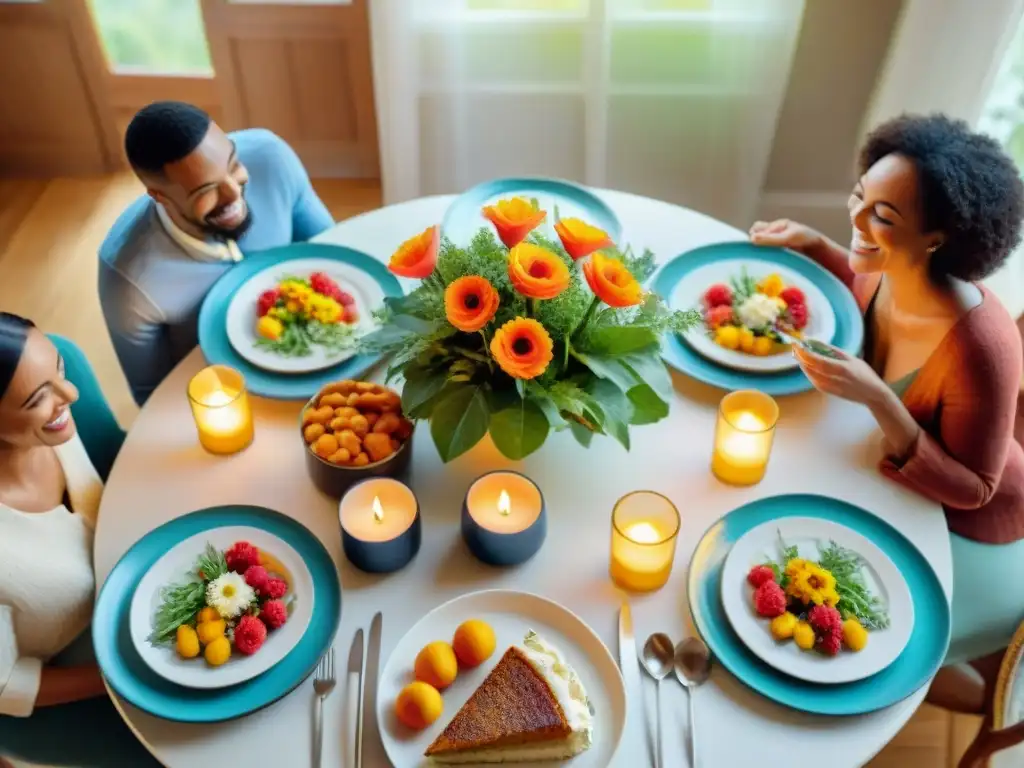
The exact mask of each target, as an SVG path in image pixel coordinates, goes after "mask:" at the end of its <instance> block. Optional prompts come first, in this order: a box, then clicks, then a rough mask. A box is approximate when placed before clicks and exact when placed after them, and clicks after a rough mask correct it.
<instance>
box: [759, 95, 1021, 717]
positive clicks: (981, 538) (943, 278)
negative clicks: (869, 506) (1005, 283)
mask: <svg viewBox="0 0 1024 768" xmlns="http://www.w3.org/2000/svg"><path fill="white" fill-rule="evenodd" d="M859 165H860V167H859V171H860V178H859V179H858V181H857V183H856V185H855V186H854V188H853V193H852V194H851V196H850V201H849V209H850V223H851V225H852V229H853V231H852V238H851V243H850V247H849V249H847V248H843V247H841V246H839V245H837V244H836V243H834V242H832V241H831V240H829V239H827V238H826V237H824V236H823V235H821V234H819V233H818V232H815V231H814V230H812V229H810V228H808V227H806V226H804V225H802V224H797V223H796V222H791V221H785V220H783V221H775V222H771V223H765V222H758V223H756V224H755V225H754V226H753V227H752V228H751V230H750V236H751V240H752V241H753V242H755V243H758V244H762V245H772V246H782V247H786V248H792V249H793V250H796V251H799V252H801V253H803V254H805V255H806V256H809V257H810V258H812V259H814V260H815V261H817V262H819V263H820V264H821V265H822V266H824V267H826V268H827V269H829V270H830V271H831V272H832V273H834V274H835V275H836V276H837V277H839V278H840V279H841V280H842V281H843V282H844V283H845V284H846V285H847V286H849V287H850V289H851V290H852V291H853V293H854V294H855V295H856V297H857V300H858V302H859V304H860V307H861V310H862V311H863V313H864V323H865V337H864V356H863V358H855V357H851V356H849V355H845V354H843V353H841V352H838V351H837V355H838V359H831V358H827V357H823V356H820V355H816V354H814V353H812V352H808V351H805V350H802V349H801V350H797V351H795V354H796V356H797V358H798V360H799V362H800V366H801V368H802V369H803V371H804V373H806V374H807V377H808V379H810V381H811V383H813V384H814V386H815V387H816V388H817V389H819V390H820V391H822V392H825V393H828V394H830V395H834V396H836V397H841V398H843V399H845V400H850V401H853V402H856V403H860V404H862V405H864V406H866V407H867V408H868V409H870V411H871V413H872V414H873V415H874V417H875V419H876V420H877V421H878V425H879V427H881V430H882V432H883V433H884V435H885V438H886V444H887V455H886V457H885V458H884V459H883V461H882V464H881V471H882V472H883V473H884V474H885V475H887V476H888V477H890V478H892V479H893V480H895V481H897V482H900V483H903V484H905V485H907V486H909V487H911V488H913V489H914V490H915V491H917V492H918V493H921V494H924V495H925V496H927V497H929V498H931V499H934V500H935V501H937V502H939V503H941V504H942V506H943V508H944V510H945V515H946V520H947V522H948V525H949V530H950V544H951V548H952V554H953V636H952V641H951V644H950V648H949V653H948V655H947V657H946V664H947V666H946V667H945V668H944V669H943V670H942V672H941V673H940V674H939V676H938V677H936V679H935V683H934V684H933V685H932V689H931V691H930V693H929V698H930V700H931V701H932V702H933V703H936V704H939V705H940V706H945V707H947V708H951V709H955V710H957V711H968V712H980V711H982V708H983V706H984V698H985V686H984V683H983V680H982V679H980V677H979V674H978V673H979V672H980V673H981V676H982V677H989V676H990V675H991V673H992V670H993V667H995V668H997V667H998V660H999V659H1000V658H1001V655H1002V649H1003V648H1005V647H1006V645H1007V644H1008V643H1009V641H1010V639H1011V637H1012V635H1013V632H1014V630H1015V629H1016V627H1017V625H1018V624H1019V623H1020V621H1021V620H1022V619H1024V590H1022V589H1021V588H1020V585H1021V584H1024V449H1022V448H1021V446H1020V445H1019V444H1018V443H1017V442H1016V441H1015V440H1014V437H1013V427H1014V416H1015V413H1016V408H1017V396H1018V392H1019V391H1020V385H1021V372H1022V353H1021V337H1020V333H1019V332H1018V330H1017V327H1016V325H1015V324H1014V321H1013V319H1012V318H1011V317H1010V315H1009V314H1008V313H1007V311H1006V310H1005V309H1004V308H1003V306H1002V305H1001V304H1000V303H999V300H998V299H997V298H996V297H995V296H994V295H992V293H991V292H989V291H988V290H987V289H986V288H984V287H983V286H981V285H980V284H978V282H977V281H979V280H982V279H983V278H985V277H988V276H989V275H990V274H992V273H993V272H994V271H995V270H996V269H997V268H998V267H999V266H1000V265H1001V264H1003V262H1004V261H1006V259H1007V257H1008V256H1009V255H1010V253H1012V252H1013V250H1014V248H1016V247H1017V244H1018V243H1019V241H1020V238H1021V221H1022V219H1024V185H1022V183H1021V179H1020V175H1019V172H1018V170H1017V168H1016V167H1015V166H1014V164H1013V162H1012V161H1011V160H1010V158H1009V157H1008V156H1007V155H1006V154H1005V153H1004V152H1003V150H1002V149H1001V148H1000V146H999V145H998V144H997V143H996V142H995V141H993V140H992V139H990V138H988V137H987V136H983V135H980V134H977V133H974V132H973V131H971V129H970V128H969V127H968V126H967V124H966V123H963V122H961V121H957V120H952V119H950V118H947V117H943V116H941V115H934V116H927V117H920V116H904V117H900V118H897V119H895V120H892V121H890V122H888V123H885V124H884V125H882V126H880V127H878V128H877V129H876V130H875V131H874V132H872V133H871V135H870V136H868V138H867V141H866V143H865V145H864V147H863V149H862V150H861V153H860V163H859ZM968 662H969V663H970V665H968ZM972 667H973V669H972Z"/></svg>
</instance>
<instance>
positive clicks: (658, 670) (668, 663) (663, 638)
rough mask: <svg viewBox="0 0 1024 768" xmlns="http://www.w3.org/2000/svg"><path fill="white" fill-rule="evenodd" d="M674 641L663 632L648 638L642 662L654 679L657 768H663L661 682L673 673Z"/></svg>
mask: <svg viewBox="0 0 1024 768" xmlns="http://www.w3.org/2000/svg"><path fill="white" fill-rule="evenodd" d="M673 654H674V651H673V648H672V640H671V639H670V638H669V636H668V635H666V634H664V633H662V632H655V633H654V634H653V635H651V636H650V637H648V638H647V642H646V643H644V652H643V656H642V657H641V660H642V661H643V663H644V669H646V670H647V674H649V675H650V676H651V677H653V678H654V681H655V683H656V686H655V689H654V690H655V699H654V701H655V706H654V717H655V720H654V744H655V746H656V748H657V759H656V761H655V765H656V768H661V765H662V760H661V681H662V680H664V679H665V678H666V677H668V675H669V673H670V672H671V671H672V662H673Z"/></svg>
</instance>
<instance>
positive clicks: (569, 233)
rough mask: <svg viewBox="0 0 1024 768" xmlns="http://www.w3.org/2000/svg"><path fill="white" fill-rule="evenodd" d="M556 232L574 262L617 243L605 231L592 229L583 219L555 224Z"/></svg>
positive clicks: (572, 219) (567, 220)
mask: <svg viewBox="0 0 1024 768" xmlns="http://www.w3.org/2000/svg"><path fill="white" fill-rule="evenodd" d="M555 232H557V233H558V239H559V240H561V241H562V247H563V248H565V252H566V253H568V254H569V255H570V256H571V257H572V260H573V261H578V260H579V259H582V258H583V257H584V256H589V255H590V254H592V253H593V252H594V251H598V250H600V249H602V248H608V247H610V246H612V245H615V243H613V242H612V239H611V238H610V237H609V236H608V233H607V232H605V231H604V230H603V229H598V228H597V227H592V226H591V225H590V224H587V222H585V221H583V219H575V218H570V219H562V220H561V221H558V222H556V223H555Z"/></svg>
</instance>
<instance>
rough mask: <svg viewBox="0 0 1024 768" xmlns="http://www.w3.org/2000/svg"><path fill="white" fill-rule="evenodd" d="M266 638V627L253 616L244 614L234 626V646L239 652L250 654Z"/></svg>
mask: <svg viewBox="0 0 1024 768" xmlns="http://www.w3.org/2000/svg"><path fill="white" fill-rule="evenodd" d="M266 639H267V627H266V625H264V623H263V622H262V621H260V620H259V619H257V618H256V617H255V616H250V615H248V614H246V615H245V616H243V617H242V618H241V620H240V621H239V622H238V624H237V625H236V626H235V648H237V649H238V651H239V653H244V654H245V655H246V656H252V655H253V654H254V653H256V651H258V650H259V649H260V648H261V647H262V646H263V641H264V640H266Z"/></svg>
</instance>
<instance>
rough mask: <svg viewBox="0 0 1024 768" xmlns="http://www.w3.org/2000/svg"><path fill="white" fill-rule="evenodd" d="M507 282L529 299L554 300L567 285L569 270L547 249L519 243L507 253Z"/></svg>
mask: <svg viewBox="0 0 1024 768" xmlns="http://www.w3.org/2000/svg"><path fill="white" fill-rule="evenodd" d="M508 279H509V280H510V281H511V283H512V285H513V286H514V287H515V289H516V290H517V291H519V292H520V293H521V294H523V296H525V297H527V298H528V299H553V298H555V296H557V295H558V294H560V293H561V292H562V291H564V290H565V289H566V287H567V286H568V285H569V268H568V267H567V266H565V262H564V261H562V260H561V259H560V258H558V256H557V254H554V253H552V252H551V251H549V250H548V249H547V248H541V247H540V246H539V245H534V244H533V243H520V244H519V245H517V246H516V247H515V248H513V249H512V250H511V251H509V252H508Z"/></svg>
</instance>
